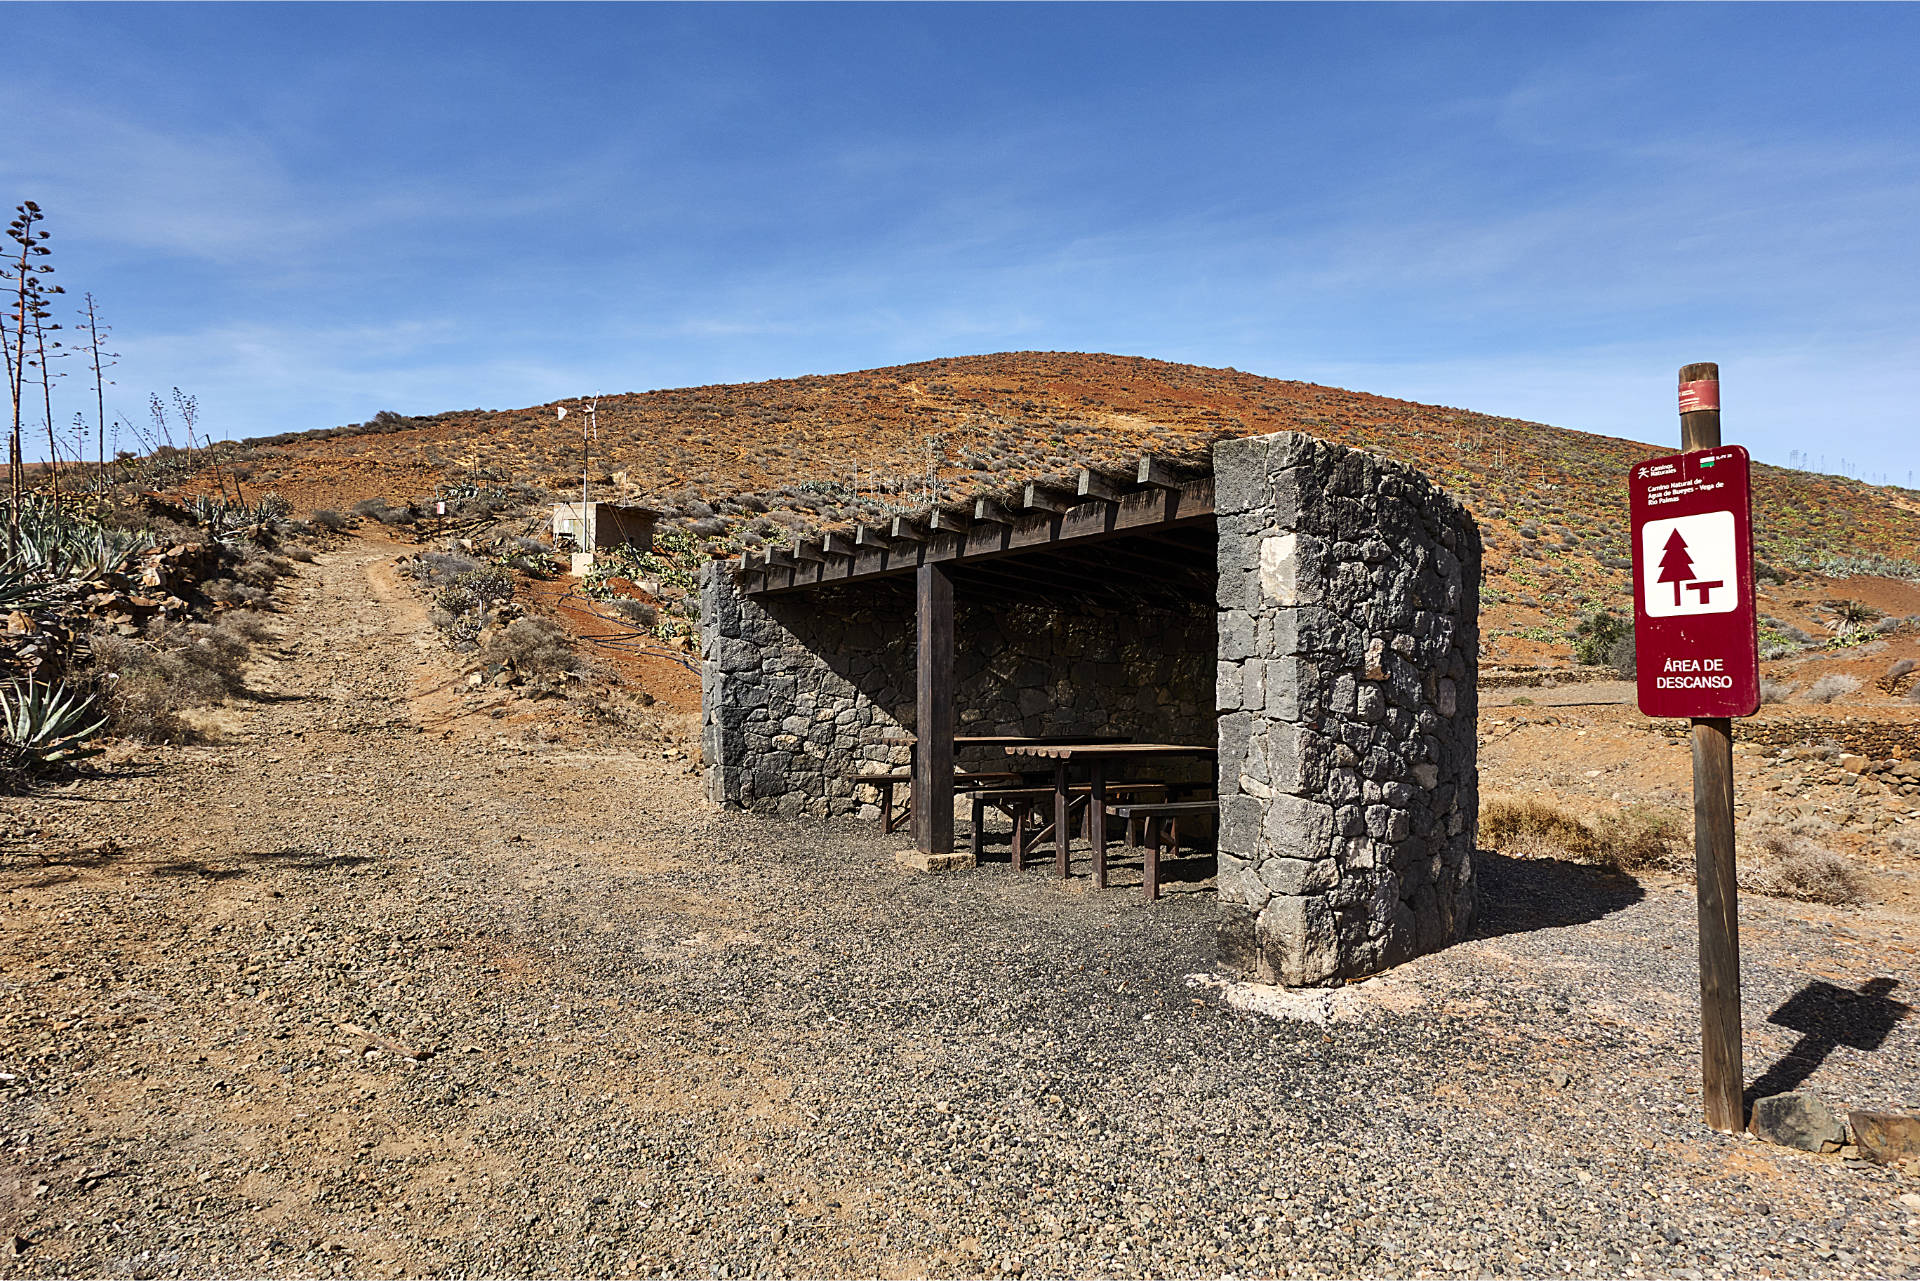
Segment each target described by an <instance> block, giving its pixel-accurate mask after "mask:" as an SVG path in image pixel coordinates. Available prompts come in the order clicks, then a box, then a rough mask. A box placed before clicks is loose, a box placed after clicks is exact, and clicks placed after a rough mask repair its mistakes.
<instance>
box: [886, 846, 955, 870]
mask: <svg viewBox="0 0 1920 1281" xmlns="http://www.w3.org/2000/svg"><path fill="white" fill-rule="evenodd" d="M893 861H894V862H896V863H898V864H900V865H901V866H902V867H910V868H912V869H913V870H914V871H916V872H953V871H958V870H959V869H960V868H963V867H972V866H973V855H972V854H970V853H968V852H967V851H965V850H955V851H954V852H953V853H951V854H926V853H922V852H921V851H919V850H901V851H900V852H899V853H897V854H895V855H894V856H893Z"/></svg>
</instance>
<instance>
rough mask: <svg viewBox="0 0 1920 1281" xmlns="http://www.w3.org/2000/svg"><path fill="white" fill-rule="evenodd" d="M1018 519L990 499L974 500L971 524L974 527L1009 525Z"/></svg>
mask: <svg viewBox="0 0 1920 1281" xmlns="http://www.w3.org/2000/svg"><path fill="white" fill-rule="evenodd" d="M1019 519H1020V518H1019V517H1018V516H1016V515H1014V514H1013V513H1012V512H1010V511H1008V510H1007V509H1006V508H1005V507H1003V506H1001V505H1000V504H999V503H998V502H996V501H994V500H993V499H991V498H976V499H975V500H974V502H973V523H974V524H976V525H1011V524H1013V523H1015V522H1016V521H1018V520H1019Z"/></svg>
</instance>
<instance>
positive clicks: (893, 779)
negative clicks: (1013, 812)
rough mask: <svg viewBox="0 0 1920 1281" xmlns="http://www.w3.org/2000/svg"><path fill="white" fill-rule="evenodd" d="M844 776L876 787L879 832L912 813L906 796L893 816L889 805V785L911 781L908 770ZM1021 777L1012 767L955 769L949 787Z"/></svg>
mask: <svg viewBox="0 0 1920 1281" xmlns="http://www.w3.org/2000/svg"><path fill="white" fill-rule="evenodd" d="M848 777H849V778H851V779H852V780H853V782H854V784H855V786H859V785H861V784H866V785H867V786H870V787H877V788H879V789H880V830H881V831H882V832H883V833H885V832H891V831H893V830H894V829H895V828H897V827H899V826H900V825H901V824H902V823H905V822H906V821H907V818H908V816H909V815H911V814H912V813H913V801H912V798H911V797H909V798H908V801H907V803H906V804H905V805H902V806H901V807H900V812H899V814H898V815H897V816H896V815H895V813H894V808H893V789H894V788H895V787H898V786H899V785H901V784H903V783H905V784H908V785H911V784H912V783H913V771H912V770H890V771H889V772H887V773H885V774H850V775H848ZM1024 781H1025V780H1024V779H1023V778H1022V777H1021V776H1020V775H1019V774H1018V773H1015V772H1014V771H1012V770H955V771H954V774H953V790H954V791H956V792H972V791H977V790H979V789H980V788H983V787H995V786H1005V785H1009V784H1012V785H1016V786H1017V785H1018V784H1020V783H1022V782H1024Z"/></svg>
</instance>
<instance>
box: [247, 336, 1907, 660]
mask: <svg viewBox="0 0 1920 1281" xmlns="http://www.w3.org/2000/svg"><path fill="white" fill-rule="evenodd" d="M570 403H574V404H576V406H577V402H570ZM578 424H579V417H578V415H577V412H576V413H575V415H574V416H571V417H569V418H568V419H567V420H566V421H565V422H564V423H563V422H560V421H557V420H556V418H555V415H554V406H553V405H537V406H533V407H530V408H527V409H519V410H501V411H481V410H472V411H455V412H450V413H443V414H438V415H435V416H433V417H430V418H414V419H394V418H391V417H390V416H383V419H382V421H381V422H380V423H378V424H377V425H369V426H367V427H361V428H341V429H333V430H332V431H330V432H316V433H305V434H302V435H299V436H294V437H279V438H272V439H268V440H261V441H255V442H249V443H248V446H247V448H246V449H245V450H244V451H243V452H246V453H249V454H250V455H251V458H250V460H249V464H248V465H249V466H250V467H251V469H252V471H253V480H254V486H255V488H256V489H265V488H274V489H278V490H279V491H280V492H281V493H282V494H284V495H286V496H287V497H288V498H290V499H291V500H293V502H294V503H295V504H296V505H297V506H299V507H302V508H314V507H322V506H344V505H346V504H348V503H350V502H352V501H354V500H357V499H361V498H368V497H383V498H390V499H395V500H399V499H404V498H420V497H427V496H430V495H431V494H432V493H433V491H434V489H435V488H436V486H438V485H440V484H442V483H446V482H451V481H457V480H459V479H460V478H462V477H463V476H471V477H477V478H479V479H480V480H481V481H482V483H498V482H502V481H507V480H515V481H531V482H533V483H535V484H537V485H540V486H545V487H551V488H553V489H555V490H558V491H562V492H565V491H568V490H571V491H572V492H574V493H577V492H578V489H577V486H578V483H579V468H580V457H581V455H580V449H581V445H580V436H579V427H578ZM1283 430H1297V431H1305V432H1310V433H1312V434H1314V435H1317V436H1322V437H1325V438H1327V439H1329V440H1336V441H1340V442H1342V443H1344V444H1349V445H1355V446H1359V447H1362V448H1366V449H1371V450H1375V451H1378V452H1380V453H1382V454H1385V455H1387V456H1390V457H1393V458H1398V459H1402V460H1404V461H1407V462H1409V463H1412V464H1414V465H1415V466H1418V467H1420V468H1422V469H1423V470H1425V471H1427V472H1428V473H1429V474H1431V475H1433V476H1434V477H1435V478H1436V479H1438V480H1439V481H1440V482H1441V483H1442V484H1444V485H1446V486H1448V487H1449V488H1451V489H1453V490H1454V491H1455V492H1457V493H1459V494H1460V495H1461V496H1462V497H1463V498H1465V499H1466V500H1467V501H1468V502H1469V503H1470V504H1471V506H1472V507H1473V508H1474V510H1475V512H1476V513H1477V514H1478V516H1479V517H1480V519H1481V522H1482V526H1483V529H1484V531H1485V533H1486V535H1487V540H1488V545H1489V556H1488V558H1487V559H1488V566H1489V570H1490V581H1489V587H1490V588H1491V592H1490V603H1494V604H1501V603H1506V604H1510V605H1511V606H1513V607H1514V609H1513V610H1512V611H1507V612H1508V613H1509V614H1510V615H1511V617H1512V620H1513V621H1512V623H1511V627H1512V628H1513V629H1514V630H1515V631H1516V632H1519V633H1524V631H1525V630H1526V628H1527V626H1528V617H1527V611H1529V610H1531V609H1533V608H1534V607H1535V603H1536V602H1539V603H1540V605H1539V608H1540V612H1541V614H1542V616H1545V615H1546V614H1547V613H1554V614H1558V615H1560V616H1562V617H1564V616H1565V615H1566V613H1567V612H1568V610H1569V609H1570V608H1573V609H1577V608H1578V607H1580V606H1582V605H1584V604H1587V603H1589V602H1591V603H1594V604H1609V605H1614V606H1616V607H1617V606H1618V605H1619V603H1620V600H1621V592H1622V590H1623V587H1624V582H1623V580H1622V578H1621V575H1620V573H1619V571H1620V569H1621V568H1622V567H1623V566H1624V564H1625V557H1626V555H1627V547H1626V542H1625V537H1624V532H1625V524H1626V515H1625V494H1624V487H1623V481H1622V478H1623V477H1624V475H1625V472H1626V470H1627V468H1628V466H1629V465H1630V464H1631V463H1632V462H1634V461H1635V460H1636V459H1639V458H1644V457H1648V456H1650V455H1653V454H1656V453H1662V452H1667V449H1668V446H1665V445H1661V446H1651V445H1646V444H1640V443H1636V442H1633V441H1626V440H1618V439H1614V438H1611V437H1605V436H1596V435H1591V434H1588V433H1585V432H1577V431H1568V430H1564V429H1561V428H1556V427H1550V426H1546V425H1544V424H1540V423H1530V422H1520V421H1516V420H1513V419H1506V418H1499V417H1495V416H1492V415H1488V414H1483V413H1475V412H1471V411H1468V410H1461V409H1449V408H1444V407H1440V406H1435V405H1422V404H1416V403H1413V402H1410V401H1404V400H1393V399H1389V398H1387V397H1384V396H1373V395H1368V394H1367V393H1364V392H1354V391H1345V390H1341V389H1339V388H1334V387H1323V386H1317V385H1314V384H1311V383H1300V382H1287V381H1281V380H1277V379H1272V378H1260V377H1256V376H1254V375H1252V374H1244V373H1240V372H1238V371H1236V370H1232V369H1206V368H1200V367H1197V366H1192V365H1178V364H1169V363H1167V362H1164V361H1157V360H1146V359H1141V358H1136V357H1124V356H1106V355H1083V354H1076V353H1067V352H1007V353H1001V354H998V355H989V356H967V357H957V358H953V359H946V360H932V361H926V362H923V363H920V364H914V365H902V366H898V367H894V368H889V369H871V370H863V371H860V372H857V373H847V374H837V375H831V376H816V377H804V378H791V379H781V380H778V381H773V382H764V383H749V384H742V385H737V386H710V387H688V388H678V389H674V390H670V391H656V392H645V393H628V394H624V395H618V396H607V397H603V398H602V399H601V401H600V407H599V442H598V444H597V446H596V448H595V464H594V468H593V471H594V473H595V483H596V485H603V486H605V487H606V488H605V489H604V490H603V491H602V492H604V493H605V494H606V495H607V496H608V497H613V496H616V495H617V494H623V495H625V496H626V497H628V498H629V499H631V500H633V501H639V502H645V503H650V504H655V505H659V506H662V507H664V508H668V509H671V510H673V511H674V512H676V513H678V514H680V515H682V516H687V517H701V518H704V519H705V520H706V522H707V523H706V524H705V525H703V526H701V527H700V528H701V531H702V532H703V534H706V535H707V536H709V537H711V538H712V539H713V541H714V542H715V544H716V545H721V544H727V545H735V546H738V545H742V544H746V545H751V544H754V543H757V542H759V541H761V540H763V539H767V538H772V539H776V540H777V539H779V538H782V537H784V536H785V529H784V528H783V527H787V528H799V527H803V526H813V525H820V524H832V523H837V522H840V521H846V520H852V519H857V518H860V517H862V516H869V517H871V516H876V515H879V514H881V513H882V512H884V511H885V510H886V509H887V508H888V507H890V506H892V505H894V504H904V503H906V502H908V501H910V500H918V499H919V498H920V497H921V496H922V493H923V491H924V487H925V485H926V483H927V482H926V476H927V472H928V469H929V463H930V461H931V466H932V469H933V471H934V473H935V475H936V478H937V484H938V486H939V489H940V492H941V495H942V497H961V496H963V495H965V494H968V493H970V492H975V491H980V490H986V489H993V488H997V487H1000V486H1002V485H1007V484H1011V483H1013V482H1015V481H1019V480H1023V479H1027V478H1030V477H1032V476H1035V475H1045V474H1050V473H1057V472H1061V471H1065V470H1068V469H1071V468H1074V467H1077V466H1080V465H1082V464H1083V463H1088V462H1092V463H1103V462H1104V463H1112V464H1130V463H1131V462H1132V460H1133V459H1135V458H1136V457H1137V456H1138V455H1140V454H1142V453H1148V452H1153V453H1168V454H1179V453H1184V452H1188V451H1195V450H1200V449H1204V448H1205V446H1206V445H1208V444H1209V443H1210V442H1212V441H1214V440H1217V439H1220V438H1222V437H1225V436H1238V435H1249V434H1256V433H1261V432H1273V431H1283ZM1756 485H1757V490H1756V495H1755V506H1756V515H1757V518H1758V519H1757V524H1758V529H1759V537H1760V542H1761V547H1762V554H1763V556H1764V557H1765V558H1767V559H1768V560H1770V561H1772V562H1774V563H1776V564H1778V565H1780V566H1782V567H1786V566H1790V565H1794V564H1807V563H1820V562H1821V561H1823V560H1825V559H1826V558H1828V557H1833V556H1872V555H1877V556H1891V557H1899V558H1908V557H1913V556H1915V555H1916V549H1920V495H1916V494H1914V493H1912V492H1910V491H1904V490H1898V489H1889V488H1883V487H1874V486H1868V485H1863V484H1861V483H1859V482H1856V481H1852V480H1848V479H1845V478H1841V477H1835V476H1822V475H1814V474H1811V473H1807V472H1798V471H1788V470H1785V469H1782V468H1775V467H1766V466H1762V467H1759V468H1757V469H1756ZM749 495H753V496H757V497H754V498H752V499H749V501H747V502H746V503H744V504H742V503H741V501H740V500H741V499H743V498H746V497H747V496H749ZM703 504H704V506H703ZM708 507H713V508H717V512H714V513H712V514H709V513H708V511H707V508H708ZM722 522H724V523H725V529H724V530H722V529H721V528H720V526H721V523H722ZM1546 602H1552V606H1553V607H1552V608H1551V609H1548V608H1547V605H1546ZM1515 611H1517V612H1515Z"/></svg>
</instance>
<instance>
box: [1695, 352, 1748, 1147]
mask: <svg viewBox="0 0 1920 1281" xmlns="http://www.w3.org/2000/svg"><path fill="white" fill-rule="evenodd" d="M1703 383H1711V384H1713V388H1712V394H1711V396H1704V395H1699V394H1696V395H1695V396H1694V397H1693V399H1692V400H1691V401H1688V398H1687V391H1688V385H1689V384H1703ZM1719 384H1720V366H1719V365H1717V364H1714V363H1712V362H1711V361H1708V362H1704V363H1701V364H1696V365H1683V366H1681V368H1680V386H1681V391H1682V398H1683V401H1687V403H1700V402H1702V401H1705V402H1709V403H1710V404H1711V406H1712V407H1711V408H1700V409H1694V410H1692V411H1691V412H1687V413H1682V414H1681V415H1680V448H1681V449H1682V450H1683V451H1691V450H1695V449H1713V448H1716V447H1717V446H1718V445H1719V444H1720V409H1719V405H1720V395H1719ZM1701 391H1704V388H1696V392H1701ZM1693 865H1694V877H1695V882H1696V884H1697V886H1698V891H1699V904H1700V1074H1701V1076H1700V1082H1701V1089H1700V1094H1701V1098H1702V1101H1703V1102H1704V1103H1705V1105H1706V1113H1707V1124H1708V1125H1709V1126H1711V1127H1712V1128H1714V1129H1716V1130H1720V1131H1723V1132H1728V1133H1738V1132H1739V1131H1741V1130H1744V1129H1746V1126H1747V1118H1746V1106H1745V1101H1744V1099H1743V1098H1742V1093H1743V1091H1744V1089H1745V1085H1746V1065H1745V1062H1744V1058H1743V1056H1742V1052H1741V1044H1740V1030H1741V1029H1740V898H1739V893H1740V891H1739V885H1738V882H1737V881H1736V879H1735V877H1736V869H1735V867H1734V859H1733V722H1732V720H1730V719H1729V718H1727V717H1724V716H1710V717H1695V718H1694V721H1693Z"/></svg>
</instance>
